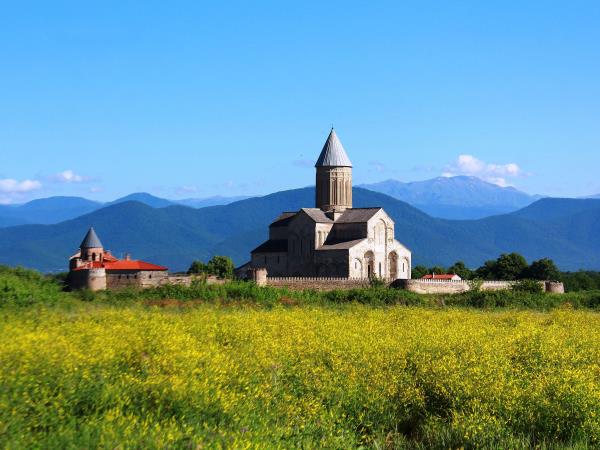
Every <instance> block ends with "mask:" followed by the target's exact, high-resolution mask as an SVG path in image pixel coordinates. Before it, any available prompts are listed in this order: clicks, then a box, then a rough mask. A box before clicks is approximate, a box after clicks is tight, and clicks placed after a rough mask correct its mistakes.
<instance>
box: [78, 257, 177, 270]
mask: <svg viewBox="0 0 600 450" xmlns="http://www.w3.org/2000/svg"><path fill="white" fill-rule="evenodd" d="M101 268H104V269H106V270H108V271H111V270H169V269H168V268H167V267H164V266H158V265H156V264H152V263H149V262H146V261H134V260H128V259H116V258H115V257H113V256H112V255H111V259H110V260H107V259H106V257H105V258H104V261H102V262H100V261H93V262H88V263H85V264H84V265H83V266H81V267H77V268H75V269H73V270H85V269H101Z"/></svg>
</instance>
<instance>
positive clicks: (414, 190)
mask: <svg viewBox="0 0 600 450" xmlns="http://www.w3.org/2000/svg"><path fill="white" fill-rule="evenodd" d="M361 187H363V188H365V189H369V190H372V191H375V192H380V193H382V194H386V195H389V196H390V197H394V198H396V199H398V200H402V201H405V202H407V203H409V204H411V205H413V206H415V207H416V208H419V209H420V210H422V211H424V212H426V213H427V214H429V215H431V216H434V217H440V218H445V219H480V218H483V217H488V216H492V215H497V214H505V213H509V212H513V211H516V210H518V209H519V208H523V207H524V206H527V205H529V204H531V203H533V202H534V201H535V200H536V199H537V198H539V197H536V196H531V195H528V194H526V193H524V192H521V191H518V190H517V189H515V188H512V187H500V186H497V185H495V184H492V183H488V182H486V181H483V180H481V179H479V178H476V177H468V176H456V177H438V178H433V179H431V180H424V181H415V182H410V183H403V182H401V181H398V180H386V181H382V182H379V183H374V184H367V185H362V186H361Z"/></svg>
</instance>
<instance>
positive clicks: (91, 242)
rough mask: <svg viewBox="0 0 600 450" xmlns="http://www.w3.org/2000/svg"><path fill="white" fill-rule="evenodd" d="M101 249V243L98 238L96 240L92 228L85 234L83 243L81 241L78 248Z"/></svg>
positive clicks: (96, 236)
mask: <svg viewBox="0 0 600 450" xmlns="http://www.w3.org/2000/svg"><path fill="white" fill-rule="evenodd" d="M102 247H103V245H102V242H100V238H98V235H97V234H96V232H95V231H94V227H90V229H89V230H88V232H87V234H86V235H85V237H84V238H83V241H81V245H80V246H79V248H102Z"/></svg>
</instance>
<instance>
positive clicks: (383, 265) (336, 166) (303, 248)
mask: <svg viewBox="0 0 600 450" xmlns="http://www.w3.org/2000/svg"><path fill="white" fill-rule="evenodd" d="M315 167H316V172H317V173H316V205H315V206H316V207H315V208H302V209H301V210H300V211H294V212H284V213H282V214H281V215H280V216H279V217H278V218H277V219H275V221H274V222H273V223H272V224H271V225H270V226H269V239H268V240H267V241H266V242H264V243H263V244H262V245H260V246H259V247H257V248H255V249H254V250H253V251H252V253H251V255H252V259H251V261H250V263H249V264H248V265H247V266H246V267H249V268H254V269H258V268H266V270H267V274H268V276H269V277H341V278H357V279H367V278H372V277H377V278H381V279H386V280H396V279H409V278H410V271H411V252H410V250H408V249H407V248H406V247H405V246H403V245H402V244H401V243H400V242H398V241H397V240H396V238H395V236H394V221H393V220H392V219H391V218H390V216H388V215H387V214H386V212H385V211H384V210H383V208H381V207H373V208H353V207H352V163H351V162H350V158H348V155H347V154H346V151H345V150H344V147H343V146H342V143H341V142H340V140H339V138H338V137H337V135H336V133H335V131H334V130H333V129H332V130H331V132H330V133H329V136H328V137H327V141H326V142H325V145H324V146H323V150H322V151H321V154H320V156H319V159H318V160H317V163H316V164H315Z"/></svg>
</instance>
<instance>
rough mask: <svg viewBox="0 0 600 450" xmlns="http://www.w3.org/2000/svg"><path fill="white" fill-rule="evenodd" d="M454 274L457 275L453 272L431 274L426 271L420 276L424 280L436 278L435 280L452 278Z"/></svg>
mask: <svg viewBox="0 0 600 450" xmlns="http://www.w3.org/2000/svg"><path fill="white" fill-rule="evenodd" d="M456 276H458V275H456V274H453V273H444V274H441V275H438V274H433V275H432V274H430V273H428V274H427V275H423V276H422V277H421V279H425V280H433V279H436V280H451V279H452V278H454V277H456Z"/></svg>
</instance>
